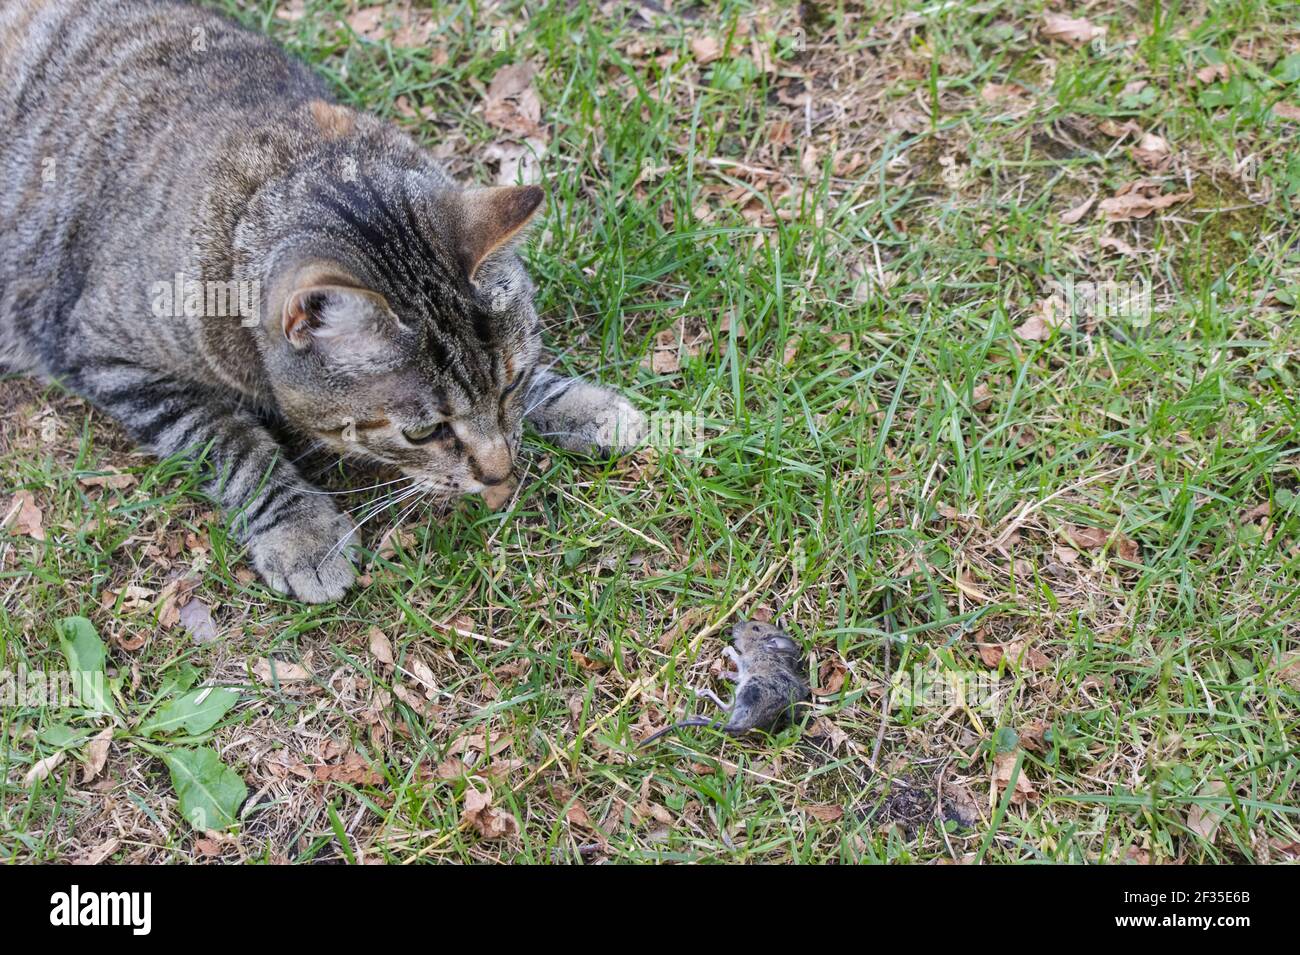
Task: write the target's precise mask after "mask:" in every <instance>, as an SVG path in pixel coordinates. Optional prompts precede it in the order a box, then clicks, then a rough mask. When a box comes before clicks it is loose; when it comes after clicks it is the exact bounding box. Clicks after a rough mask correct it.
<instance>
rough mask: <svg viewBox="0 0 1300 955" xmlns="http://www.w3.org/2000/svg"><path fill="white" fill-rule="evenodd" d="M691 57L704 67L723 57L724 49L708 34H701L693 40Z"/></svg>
mask: <svg viewBox="0 0 1300 955" xmlns="http://www.w3.org/2000/svg"><path fill="white" fill-rule="evenodd" d="M691 56H693V57H694V58H695V62H696V63H698V64H700V66H704V65H706V64H708V63H712V62H713V61H714V60H716V59H717V58H718V57H720V56H722V47H721V45H719V43H718V41H717V39H716V38H714V37H712V36H709V35H708V34H699V35H698V36H694V37H692V38H691Z"/></svg>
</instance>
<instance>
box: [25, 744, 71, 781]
mask: <svg viewBox="0 0 1300 955" xmlns="http://www.w3.org/2000/svg"><path fill="white" fill-rule="evenodd" d="M66 755H67V751H66V750H62V749H61V750H59V751H58V752H57V753H55V754H54V755H53V756H46V757H45V758H44V759H42V760H38V761H36V762H35V763H32V768H31V769H29V770H27V775H26V776H24V777H23V785H24V786H30V785H32V784H33V783H35V782H36V781H37V780H40V779H45V778H46V777H47V776H49V775H50V773H52V772H54V770H56V769H57V768H58V767H59V764H60V763H62V762H63V758H64V756H66Z"/></svg>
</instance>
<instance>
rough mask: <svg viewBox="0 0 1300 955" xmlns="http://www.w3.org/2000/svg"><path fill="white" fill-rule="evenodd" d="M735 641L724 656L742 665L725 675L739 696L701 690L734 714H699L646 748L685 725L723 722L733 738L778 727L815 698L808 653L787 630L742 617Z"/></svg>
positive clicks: (654, 736) (668, 729)
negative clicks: (713, 717) (728, 697)
mask: <svg viewBox="0 0 1300 955" xmlns="http://www.w3.org/2000/svg"><path fill="white" fill-rule="evenodd" d="M731 642H732V644H734V646H730V647H727V648H726V649H724V650H723V651H722V655H723V656H725V657H726V658H727V659H728V660H730V661H731V662H732V663H734V664H735V665H736V671H735V672H734V673H724V674H722V678H723V679H724V680H734V681H735V683H736V695H735V697H734V698H733V699H732V701H731V702H730V703H724V702H722V700H720V699H718V697H717V695H716V694H715V693H714V692H713V691H712V690H699V691H697V692H698V693H699V695H700V696H706V697H708V698H709V699H711V700H712V701H713V702H714V703H716V704H717V705H718V706H720V707H722V708H723V709H724V710H726V711H727V713H728V714H730V715H729V717H728V719H727V721H726V722H725V723H723V722H722V721H721V720H710V719H708V718H706V717H703V716H694V717H691V718H690V719H688V720H682V721H681V722H680V723H674V724H672V725H671V726H665V727H664V728H663V729H661V730H659V731H658V732H655V733H651V734H650V735H649V736H647V737H646V738H645V739H643V740H642V741H641V743H640V745H641V746H646V745H648V744H650V743H653V742H654V741H655V740H657V739H658V738H659V737H661V736H663V735H664V734H665V733H668V732H671V731H672V730H675V729H681V728H682V727H685V726H721V727H722V728H723V730H725V731H726V732H728V733H731V734H732V735H733V736H739V735H740V734H741V733H747V732H749V731H750V730H757V729H761V730H773V729H777V728H779V727H780V726H781V725H782V724H783V723H784V722H785V720H787V719H788V718H789V716H790V713H791V711H792V710H793V709H794V707H795V704H797V703H802V702H804V701H805V700H807V699H808V698H809V696H810V695H811V694H810V693H809V690H808V681H807V680H805V679H804V671H805V670H806V669H807V667H806V664H805V662H804V658H803V654H802V653H801V652H800V650H799V644H797V643H795V642H794V641H793V640H792V639H790V637H789V635H787V634H786V633H785V631H783V630H781V629H780V628H778V627H774V626H772V625H771V624H770V623H759V622H758V621H757V620H742V621H741V622H740V623H738V624H736V625H735V626H734V627H732V628H731Z"/></svg>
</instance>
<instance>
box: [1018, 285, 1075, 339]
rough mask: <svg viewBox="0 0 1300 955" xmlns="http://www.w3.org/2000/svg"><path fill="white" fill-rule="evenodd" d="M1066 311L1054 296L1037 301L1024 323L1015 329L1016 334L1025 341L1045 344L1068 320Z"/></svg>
mask: <svg viewBox="0 0 1300 955" xmlns="http://www.w3.org/2000/svg"><path fill="white" fill-rule="evenodd" d="M1069 317H1070V316H1069V314H1068V313H1067V310H1065V309H1063V308H1061V303H1060V301H1059V300H1058V299H1057V297H1055V296H1050V297H1048V298H1044V299H1039V301H1038V303H1037V304H1036V305H1035V306H1034V311H1033V312H1031V313H1030V315H1029V318H1028V319H1026V320H1025V322H1024V323H1023V324H1021V325H1018V326H1017V327H1016V334H1017V335H1019V336H1020V337H1021V338H1023V339H1025V341H1030V342H1045V341H1047V340H1048V339H1049V338H1051V337H1052V332H1054V331H1055V330H1056V329H1058V328H1060V327H1061V326H1062V325H1064V324H1065V323H1066V321H1067V320H1068V319H1069Z"/></svg>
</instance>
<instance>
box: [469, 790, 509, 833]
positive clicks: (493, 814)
mask: <svg viewBox="0 0 1300 955" xmlns="http://www.w3.org/2000/svg"><path fill="white" fill-rule="evenodd" d="M460 821H461V825H470V826H473V827H474V828H475V829H476V830H478V834H479V835H480V836H482V837H483V838H484V839H488V840H492V839H508V838H510V837H512V836H514V835H515V834H516V833H517V832H518V831H519V823H518V822H517V821H516V820H515V817H514V816H512V815H510V814H509V813H508V812H503V811H501V810H500V809H494V808H493V807H492V790H490V789H485V790H483V791H482V792H480V791H479V790H477V789H474V788H473V787H471V788H468V789H466V790H465V805H464V808H463V809H462V811H461V814H460Z"/></svg>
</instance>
